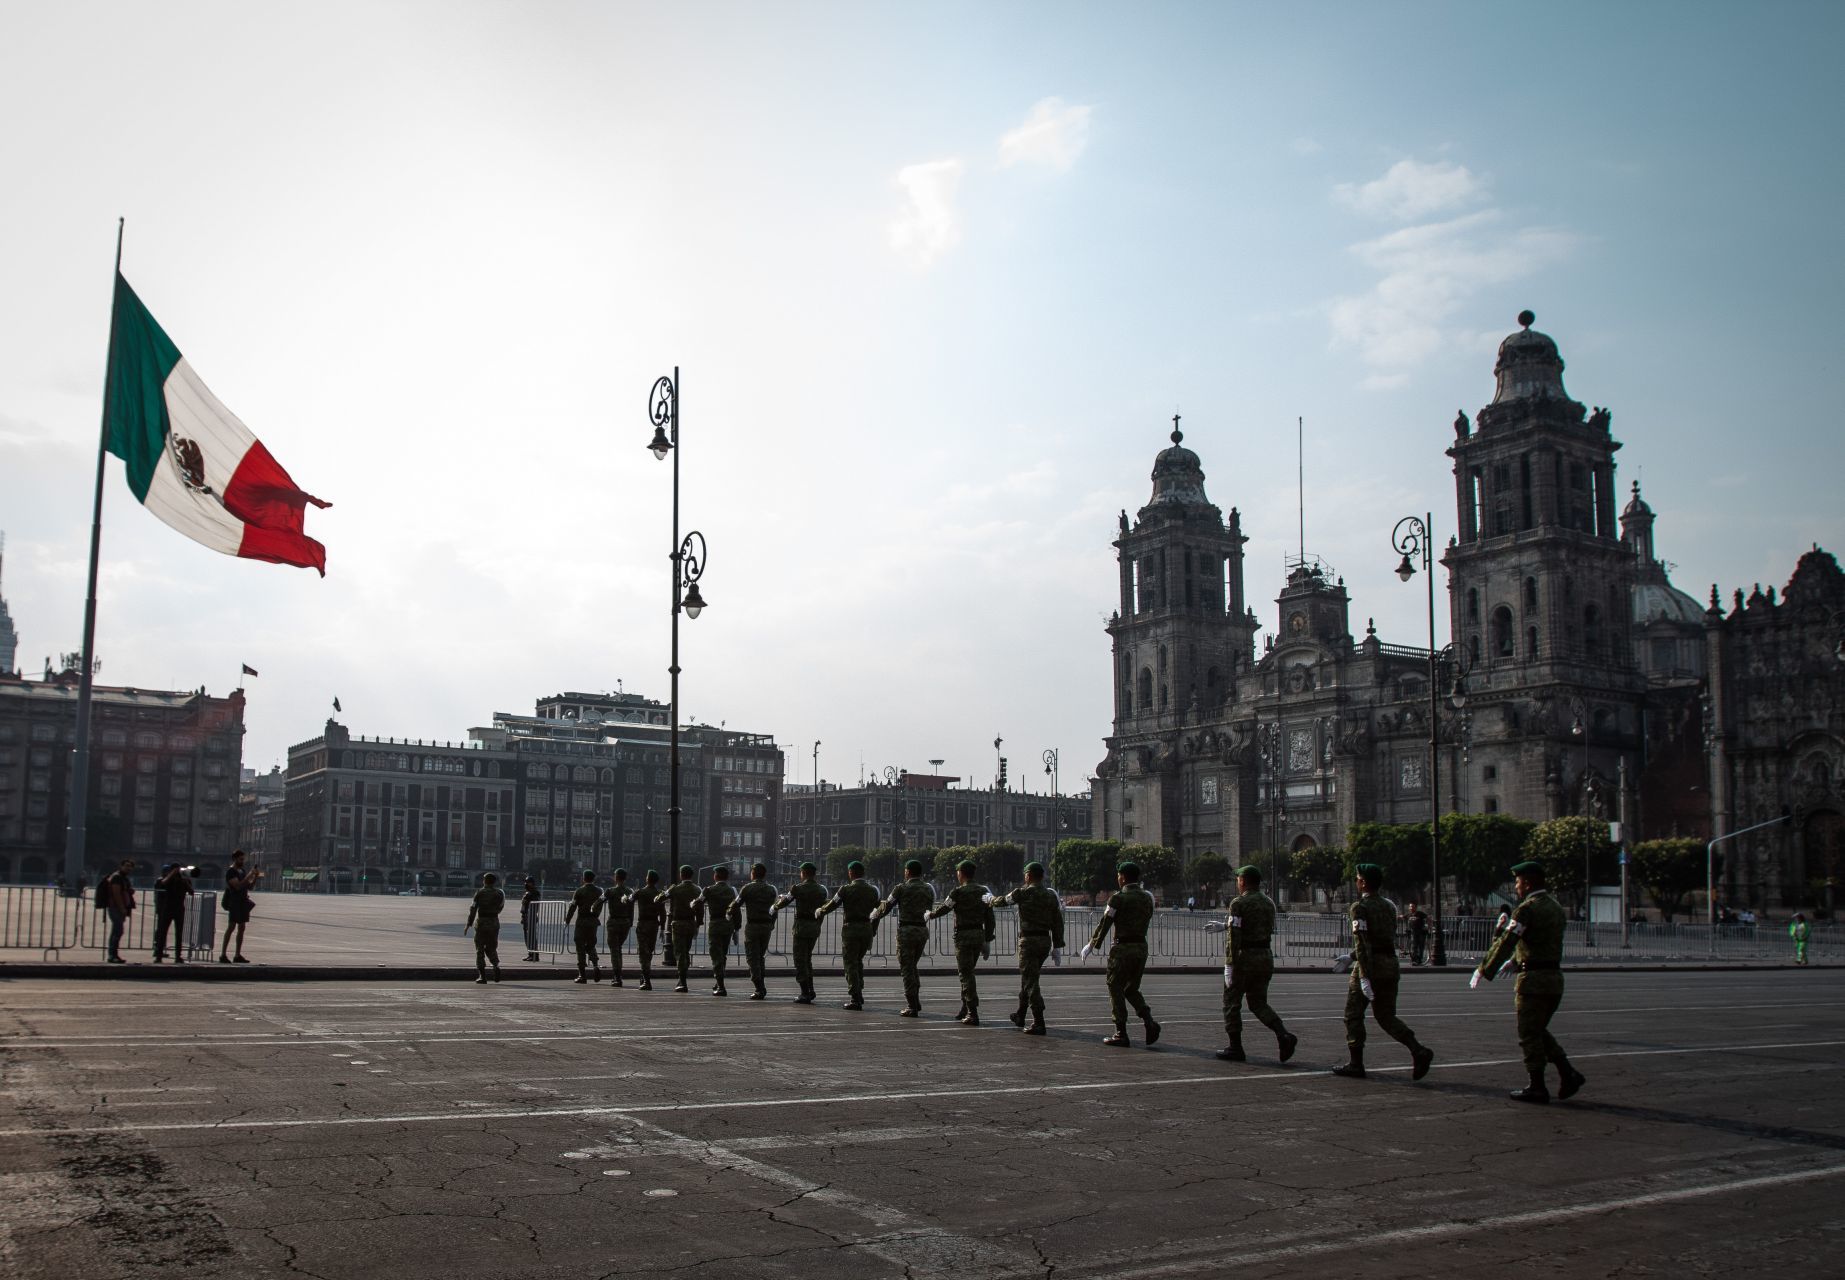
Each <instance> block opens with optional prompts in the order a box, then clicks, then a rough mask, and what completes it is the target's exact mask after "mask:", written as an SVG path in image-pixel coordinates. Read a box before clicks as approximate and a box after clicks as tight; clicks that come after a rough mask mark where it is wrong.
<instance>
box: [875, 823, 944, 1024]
mask: <svg viewBox="0 0 1845 1280" xmlns="http://www.w3.org/2000/svg"><path fill="white" fill-rule="evenodd" d="M934 905H935V890H934V889H932V888H930V887H929V882H928V881H927V880H925V879H923V864H922V863H920V862H918V861H917V860H916V859H914V858H911V859H910V860H909V861H908V862H906V863H904V864H903V883H901V884H899V885H897V886H896V887H895V888H893V889H892V890H891V891H890V896H889V897H887V898H885V899H884V901H883V902H880V903H879V904H878V909H877V910H876V911H875V912H873V913H872V916H871V923H872V926H873V928H875V927H876V926H877V923H878V921H880V920H882V919H883V918H884V917H885V916H887V915H889V914H890V913H891V912H892V911H895V912H896V913H897V967H898V969H900V970H901V971H902V972H903V1012H902V1013H900V1014H898V1015H897V1016H898V1017H899V1018H914V1017H917V1016H918V1015H920V1014H921V1013H922V975H921V974H919V973H918V972H917V971H916V970H917V966H918V965H919V964H921V963H922V953H923V948H924V947H926V946H928V945H929V908H930V907H932V906H934Z"/></svg>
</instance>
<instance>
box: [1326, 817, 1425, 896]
mask: <svg viewBox="0 0 1845 1280" xmlns="http://www.w3.org/2000/svg"><path fill="white" fill-rule="evenodd" d="M1361 862H1374V863H1376V864H1377V865H1378V867H1379V868H1381V869H1382V870H1383V873H1384V886H1385V888H1386V889H1387V890H1390V889H1394V890H1396V891H1399V892H1401V891H1402V890H1403V889H1404V888H1406V887H1415V886H1417V885H1426V884H1427V883H1428V882H1429V824H1428V823H1426V822H1414V823H1407V824H1402V825H1398V824H1394V823H1389V822H1354V823H1353V824H1352V825H1351V826H1349V827H1347V828H1346V830H1345V876H1346V879H1348V880H1349V879H1352V878H1354V877H1356V875H1357V874H1358V871H1357V869H1358V864H1359V863H1361Z"/></svg>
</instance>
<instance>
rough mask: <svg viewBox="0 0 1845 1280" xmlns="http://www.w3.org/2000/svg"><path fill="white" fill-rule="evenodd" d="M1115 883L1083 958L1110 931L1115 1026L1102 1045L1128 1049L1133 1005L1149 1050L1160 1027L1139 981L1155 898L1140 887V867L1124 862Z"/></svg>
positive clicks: (1111, 1000) (1110, 982) (1110, 995)
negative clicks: (1143, 1030)
mask: <svg viewBox="0 0 1845 1280" xmlns="http://www.w3.org/2000/svg"><path fill="white" fill-rule="evenodd" d="M1115 883H1116V884H1117V885H1119V886H1120V887H1119V888H1118V889H1116V890H1115V892H1114V895H1113V896H1112V897H1110V898H1109V900H1108V906H1107V908H1106V909H1105V910H1104V911H1103V912H1102V918H1101V919H1100V920H1098V921H1096V926H1095V932H1094V933H1092V934H1090V935H1089V941H1088V943H1087V944H1086V945H1085V946H1084V947H1083V958H1084V959H1088V957H1089V953H1090V952H1091V951H1093V950H1095V949H1096V948H1097V947H1099V946H1101V945H1102V944H1103V943H1104V942H1105V941H1106V940H1107V938H1108V932H1109V930H1110V929H1113V930H1114V933H1115V945H1114V946H1113V947H1112V948H1110V949H1109V952H1108V1013H1109V1016H1110V1017H1111V1018H1113V1019H1114V1022H1115V1034H1114V1035H1112V1036H1109V1037H1108V1038H1107V1039H1105V1040H1103V1041H1102V1043H1103V1044H1105V1045H1109V1046H1111V1047H1113V1048H1116V1049H1125V1048H1127V1046H1128V1045H1129V1043H1130V1041H1129V1040H1128V1034H1127V1011H1128V1006H1129V1005H1132V1006H1133V1008H1134V1012H1135V1013H1137V1014H1139V1015H1140V1020H1141V1022H1142V1023H1143V1024H1144V1025H1145V1026H1146V1028H1147V1047H1148V1048H1149V1049H1151V1048H1152V1047H1153V1046H1154V1045H1155V1044H1157V1043H1158V1042H1159V1038H1160V1024H1159V1023H1157V1022H1155V1021H1154V1020H1153V1010H1152V1009H1150V1008H1148V1007H1147V1001H1146V997H1144V996H1142V995H1141V994H1140V978H1141V975H1142V974H1143V973H1145V972H1146V968H1147V926H1148V925H1150V924H1152V923H1153V895H1152V894H1150V893H1148V892H1147V891H1146V890H1145V889H1143V888H1141V887H1140V866H1139V864H1138V863H1133V862H1124V863H1122V864H1121V865H1120V866H1119V867H1117V868H1116V869H1115Z"/></svg>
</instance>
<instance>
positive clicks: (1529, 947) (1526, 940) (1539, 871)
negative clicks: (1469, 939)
mask: <svg viewBox="0 0 1845 1280" xmlns="http://www.w3.org/2000/svg"><path fill="white" fill-rule="evenodd" d="M1512 887H1513V888H1514V889H1515V890H1517V892H1518V905H1517V906H1516V907H1514V908H1513V909H1512V917H1511V919H1510V920H1509V921H1507V923H1506V926H1505V928H1504V929H1503V930H1502V931H1501V932H1500V934H1499V936H1498V937H1496V938H1494V939H1493V945H1492V946H1491V947H1490V948H1489V949H1488V950H1487V953H1486V956H1485V958H1484V959H1482V960H1481V961H1480V967H1479V968H1478V969H1476V970H1474V975H1473V978H1472V980H1471V981H1470V982H1469V983H1468V984H1467V985H1468V986H1470V987H1476V986H1478V985H1479V984H1480V979H1481V978H1485V979H1486V980H1487V981H1488V982H1491V981H1492V980H1493V979H1494V978H1495V977H1497V976H1498V974H1499V969H1500V966H1501V965H1502V964H1504V963H1505V960H1506V958H1507V957H1508V956H1515V957H1516V959H1515V960H1514V961H1513V963H1515V964H1516V965H1517V966H1518V984H1517V986H1516V987H1515V988H1514V991H1515V993H1516V994H1515V995H1514V997H1513V1002H1514V1008H1516V1010H1517V1011H1518V1048H1519V1051H1520V1052H1521V1053H1522V1054H1523V1055H1524V1059H1525V1074H1526V1075H1527V1076H1528V1077H1529V1078H1530V1081H1531V1082H1530V1084H1528V1085H1526V1086H1525V1087H1524V1088H1523V1089H1514V1090H1513V1091H1512V1097H1513V1098H1514V1099H1515V1100H1516V1101H1519V1102H1537V1103H1545V1102H1549V1101H1550V1091H1549V1090H1548V1089H1546V1088H1545V1087H1544V1064H1545V1063H1547V1062H1548V1063H1551V1064H1554V1065H1555V1066H1556V1068H1557V1075H1558V1076H1559V1077H1561V1080H1562V1086H1561V1087H1560V1088H1559V1089H1558V1090H1557V1096H1558V1097H1559V1098H1573V1097H1575V1096H1576V1091H1577V1090H1578V1089H1580V1088H1582V1086H1583V1085H1584V1084H1586V1083H1588V1081H1587V1079H1586V1078H1585V1077H1584V1076H1583V1074H1582V1073H1581V1072H1580V1071H1578V1070H1576V1069H1575V1068H1574V1067H1572V1066H1570V1060H1569V1058H1568V1057H1566V1056H1565V1055H1564V1052H1563V1046H1562V1045H1560V1044H1558V1043H1557V1041H1556V1038H1555V1037H1554V1036H1552V1035H1551V1034H1550V1020H1551V1019H1552V1018H1553V1017H1555V1016H1556V1013H1557V1008H1558V1006H1560V1005H1561V1004H1562V1003H1563V933H1564V930H1565V928H1566V927H1567V926H1568V924H1569V913H1568V912H1566V911H1565V910H1564V909H1563V904H1562V903H1560V902H1558V901H1557V900H1556V899H1555V898H1553V897H1551V895H1550V890H1548V889H1546V888H1545V887H1544V864H1543V863H1541V862H1521V863H1519V864H1518V865H1517V866H1515V867H1513V868H1512Z"/></svg>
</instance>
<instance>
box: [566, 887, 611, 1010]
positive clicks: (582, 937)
mask: <svg viewBox="0 0 1845 1280" xmlns="http://www.w3.org/2000/svg"><path fill="white" fill-rule="evenodd" d="M601 912H602V890H600V889H598V888H597V887H596V873H595V872H594V871H585V872H584V873H583V883H582V884H580V885H578V886H577V891H576V892H575V893H573V894H571V895H570V905H569V906H568V907H566V908H565V909H564V923H565V924H569V923H570V922H571V920H572V919H575V920H576V923H577V928H576V943H577V976H576V980H577V981H578V982H579V983H585V982H588V981H589V971H590V970H591V969H592V968H593V969H594V970H595V971H596V981H597V982H601V981H602V960H601V958H600V957H598V956H597V955H596V917H597V916H598V915H599V914H601Z"/></svg>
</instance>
